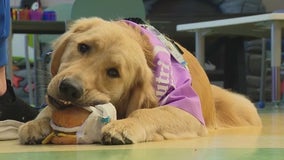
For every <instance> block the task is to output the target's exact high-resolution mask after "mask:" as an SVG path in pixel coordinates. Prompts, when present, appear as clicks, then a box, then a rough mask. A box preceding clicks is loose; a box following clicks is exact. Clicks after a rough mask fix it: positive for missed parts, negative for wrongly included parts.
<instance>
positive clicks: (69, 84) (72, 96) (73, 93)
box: [59, 78, 83, 101]
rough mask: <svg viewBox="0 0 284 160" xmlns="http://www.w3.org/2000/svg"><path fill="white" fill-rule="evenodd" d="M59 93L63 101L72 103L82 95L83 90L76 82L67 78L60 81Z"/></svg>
mask: <svg viewBox="0 0 284 160" xmlns="http://www.w3.org/2000/svg"><path fill="white" fill-rule="evenodd" d="M59 92H60V94H61V96H63V98H64V99H66V100H69V101H74V100H76V99H78V98H80V97H81V96H82V95H83V88H82V85H81V83H79V82H78V81H77V80H74V79H68V78H67V79H64V80H62V81H61V83H60V85H59Z"/></svg>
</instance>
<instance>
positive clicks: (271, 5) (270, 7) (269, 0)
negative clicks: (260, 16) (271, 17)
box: [262, 0, 284, 12]
mask: <svg viewBox="0 0 284 160" xmlns="http://www.w3.org/2000/svg"><path fill="white" fill-rule="evenodd" d="M262 3H263V4H264V5H265V8H266V11H267V12H272V11H275V10H278V9H284V1H283V0H262Z"/></svg>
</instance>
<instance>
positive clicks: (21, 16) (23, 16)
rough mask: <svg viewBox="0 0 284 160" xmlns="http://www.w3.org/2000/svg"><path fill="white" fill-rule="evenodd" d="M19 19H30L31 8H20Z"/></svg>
mask: <svg viewBox="0 0 284 160" xmlns="http://www.w3.org/2000/svg"><path fill="white" fill-rule="evenodd" d="M18 20H30V10H28V9H23V10H20V11H19V17H18Z"/></svg>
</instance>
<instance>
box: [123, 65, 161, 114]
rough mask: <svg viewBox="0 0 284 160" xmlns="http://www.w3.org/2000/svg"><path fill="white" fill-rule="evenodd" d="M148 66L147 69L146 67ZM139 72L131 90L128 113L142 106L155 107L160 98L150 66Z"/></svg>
mask: <svg viewBox="0 0 284 160" xmlns="http://www.w3.org/2000/svg"><path fill="white" fill-rule="evenodd" d="M145 68H147V69H145ZM145 68H144V69H143V71H142V69H141V70H140V71H138V72H137V76H136V79H135V82H134V83H133V86H132V88H131V90H130V94H129V97H128V99H129V101H128V108H127V111H126V115H129V114H130V113H131V112H133V111H134V110H137V109H141V108H153V107H156V106H157V105H158V100H157V97H156V95H155V91H154V88H153V74H152V71H151V69H150V68H148V67H145Z"/></svg>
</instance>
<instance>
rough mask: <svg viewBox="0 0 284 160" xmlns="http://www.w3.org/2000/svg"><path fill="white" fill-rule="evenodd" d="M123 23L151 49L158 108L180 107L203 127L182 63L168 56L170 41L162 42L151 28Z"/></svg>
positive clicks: (202, 119) (190, 80) (197, 101)
mask: <svg viewBox="0 0 284 160" xmlns="http://www.w3.org/2000/svg"><path fill="white" fill-rule="evenodd" d="M125 22H126V23H127V24H129V25H131V26H135V27H139V28H140V29H141V33H142V34H145V35H147V36H148V38H149V40H150V42H151V44H152V45H153V47H154V54H155V58H154V65H155V68H154V74H155V79H154V87H155V92H156V96H157V97H158V99H159V105H170V106H174V107H177V108H180V109H182V110H184V111H186V112H188V113H190V114H191V115H193V116H194V117H196V118H197V119H198V120H199V121H200V122H201V123H202V124H203V125H205V122H204V118H203V115H202V110H201V104H200V99H199V96H198V95H197V94H196V92H195V91H194V90H193V88H192V85H191V82H192V79H191V75H190V73H189V70H188V69H187V68H186V67H185V66H186V64H185V62H184V60H183V59H182V60H181V59H179V58H180V57H178V58H176V57H177V56H175V55H174V54H172V53H171V48H170V47H169V45H172V44H169V43H171V42H165V41H164V40H163V39H165V37H164V36H163V35H162V34H160V33H159V32H157V31H156V30H155V29H154V30H153V28H152V27H151V26H149V28H147V26H140V25H138V24H136V23H134V22H131V21H125ZM161 37H162V38H161ZM178 54H179V55H181V54H180V53H178ZM181 57H182V56H181Z"/></svg>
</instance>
